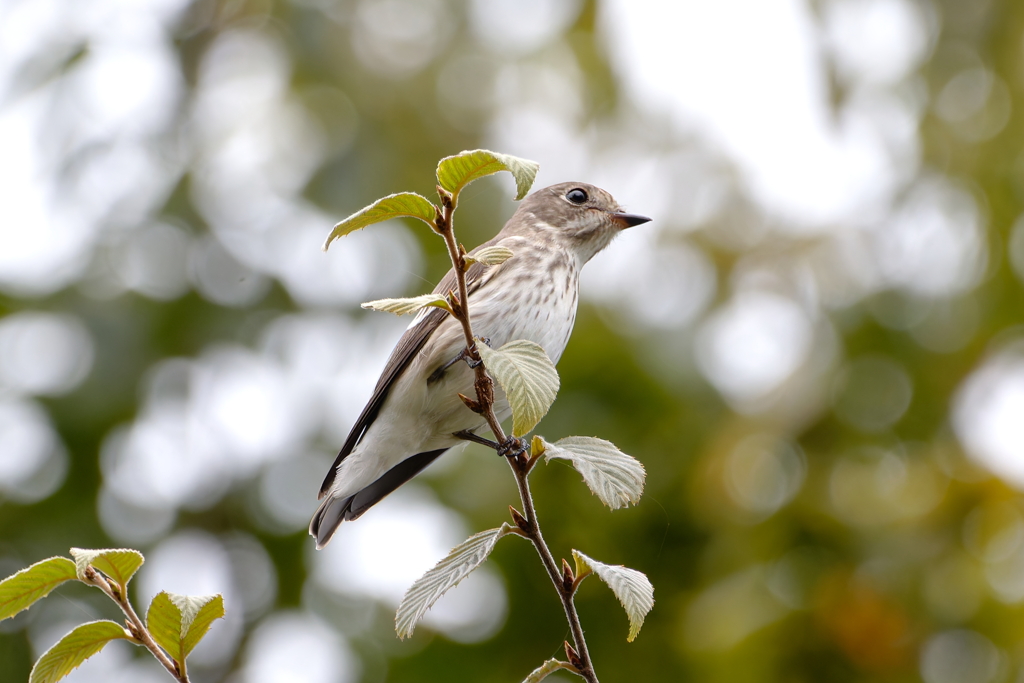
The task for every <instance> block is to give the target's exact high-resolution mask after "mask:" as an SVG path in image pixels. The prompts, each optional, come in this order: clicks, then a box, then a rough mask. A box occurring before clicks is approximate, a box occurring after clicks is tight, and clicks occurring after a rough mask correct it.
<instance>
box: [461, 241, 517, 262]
mask: <svg viewBox="0 0 1024 683" xmlns="http://www.w3.org/2000/svg"><path fill="white" fill-rule="evenodd" d="M512 256H514V254H513V253H512V250H511V249H509V248H508V247H500V246H497V245H495V246H493V247H484V248H483V249H479V250H477V251H475V252H473V253H472V254H469V255H468V256H466V263H467V264H469V263H483V264H484V265H488V266H496V265H498V264H499V263H504V262H505V261H508V260H509V259H510V258H512Z"/></svg>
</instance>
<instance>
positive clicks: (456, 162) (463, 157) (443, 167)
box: [437, 149, 540, 201]
mask: <svg viewBox="0 0 1024 683" xmlns="http://www.w3.org/2000/svg"><path fill="white" fill-rule="evenodd" d="M538 170H540V164H538V163H537V162H536V161H530V160H528V159H520V158H519V157H514V156H512V155H510V154H499V153H498V152H491V151H489V150H486V149H474V150H472V151H466V152H459V153H458V154H455V155H453V156H450V157H445V158H444V159H441V161H440V162H439V163H438V164H437V184H438V185H440V186H441V187H443V188H444V189H446V190H448V191H449V192H451V193H452V195H453V197H454V200H455V201H457V200H458V194H459V192H461V191H462V188H464V187H465V186H466V185H469V184H470V183H471V182H473V181H474V180H477V179H479V178H483V177H484V176H489V175H491V174H492V173H497V172H498V171H508V172H509V173H511V174H512V177H513V178H515V179H516V199H522V198H523V197H525V196H526V193H527V192H529V191H530V187H531V186H532V185H533V181H534V179H535V178H536V177H537V171H538Z"/></svg>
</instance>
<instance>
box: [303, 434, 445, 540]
mask: <svg viewBox="0 0 1024 683" xmlns="http://www.w3.org/2000/svg"><path fill="white" fill-rule="evenodd" d="M447 450H448V449H447V448H441V449H439V450H436V451H426V452H423V453H417V454H416V455H414V456H412V457H411V458H406V459H405V460H403V461H402V462H400V463H398V464H397V465H395V466H394V467H392V468H391V469H390V470H388V471H387V472H385V473H384V474H383V475H381V477H380V478H379V479H377V481H375V482H373V483H372V484H370V485H369V486H367V487H366V488H364V489H362V490H361V491H359V492H357V493H354V494H353V495H351V496H346V497H344V498H342V497H337V496H333V495H331V494H330V493H328V494H327V496H326V497H325V498H324V500H323V502H321V503H320V507H318V508H317V509H316V512H315V513H314V514H313V520H312V521H311V522H310V523H309V535H310V536H312V537H313V538H315V539H316V549H317V550H320V549H321V548H323V547H324V546H325V545H327V544H328V543H330V541H331V537H332V536H334V532H335V531H337V530H338V527H339V526H341V523H342V522H351V521H352V520H354V519H359V517H360V516H361V515H362V514H363V513H364V512H366V511H367V510H369V509H370V508H371V507H373V506H374V505H376V504H377V503H379V502H380V501H381V499H382V498H384V496H386V495H388V494H389V493H391V492H392V491H394V490H395V489H397V488H398V487H399V486H401V485H402V484H404V483H405V482H407V481H409V480H410V479H412V478H413V477H415V476H416V475H417V474H419V473H420V471H422V470H423V468H424V467H426V466H427V465H429V464H430V463H432V462H434V460H436V459H437V458H438V457H439V456H440V455H441V454H442V453H444V452H445V451H447Z"/></svg>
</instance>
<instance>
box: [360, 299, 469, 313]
mask: <svg viewBox="0 0 1024 683" xmlns="http://www.w3.org/2000/svg"><path fill="white" fill-rule="evenodd" d="M427 306H436V307H437V308H443V309H444V310H446V311H448V312H449V313H451V312H452V307H451V305H450V304H449V303H448V299H446V298H444V297H443V296H438V295H437V294H423V295H421V296H413V297H409V298H407V299H377V300H376V301H367V302H366V303H365V304H362V307H363V308H367V309H370V310H373V311H385V312H387V313H394V314H395V315H406V314H408V313H415V312H416V311H419V310H421V309H423V308H426V307H427Z"/></svg>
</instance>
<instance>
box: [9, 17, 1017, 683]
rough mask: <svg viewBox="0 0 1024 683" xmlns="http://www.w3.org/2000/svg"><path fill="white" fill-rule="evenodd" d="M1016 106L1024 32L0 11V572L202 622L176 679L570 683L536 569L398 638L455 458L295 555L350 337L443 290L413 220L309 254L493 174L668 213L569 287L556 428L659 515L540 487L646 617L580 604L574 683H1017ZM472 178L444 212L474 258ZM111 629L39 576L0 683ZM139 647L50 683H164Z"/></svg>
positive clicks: (451, 518) (484, 499) (1006, 28)
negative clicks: (618, 568) (371, 309)
mask: <svg viewBox="0 0 1024 683" xmlns="http://www.w3.org/2000/svg"><path fill="white" fill-rule="evenodd" d="M695 46H699V47H700V49H701V50H705V52H703V53H701V52H694V50H697V47H695ZM794 83H795V84H797V86H799V87H797V86H793V84H794ZM801 84H802V85H801ZM789 86H793V87H792V88H790V87H789ZM716 107H717V108H716ZM709 112H710V113H711V114H713V115H711V114H709ZM1021 112H1024V5H1022V4H1021V3H1019V2H996V1H995V0H975V1H971V2H967V1H965V0H960V1H955V0H930V1H929V0H819V1H818V2H816V3H804V2H798V1H797V0H779V2H776V3H764V2H755V1H753V0H751V1H750V2H742V1H741V0H734V1H733V2H726V3H690V2H680V3H661V4H659V3H655V2H635V3H625V2H621V1H618V0H608V1H607V2H605V3H595V2H587V1H584V0H579V1H576V2H570V1H566V2H556V1H554V0H529V1H528V2H527V1H523V0H501V1H498V0H476V1H474V2H456V1H455V0H450V1H446V0H431V1H423V0H417V1H415V2H414V1H412V0H361V1H359V2H355V1H352V2H342V1H338V2H333V1H331V0H301V1H300V0H293V1H292V2H283V1H278V2H272V1H270V0H262V1H260V0H237V1H227V0H224V1H215V0H195V1H193V2H187V1H186V0H147V1H145V2H141V1H137V0H135V1H132V2H117V1H116V0H92V1H90V2H76V3H60V2H58V1H57V0H53V1H48V0H6V2H3V3H0V150H2V154H0V233H2V235H3V248H2V249H0V314H2V315H3V318H2V319H0V575H3V576H6V575H8V574H11V573H13V572H14V571H16V570H17V569H20V568H22V567H25V566H27V565H29V564H31V563H32V562H35V561H36V560H39V559H42V558H44V557H49V556H52V555H64V554H66V553H67V550H68V548H69V547H71V546H80V547H116V546H118V545H126V546H134V547H138V548H140V549H141V550H143V551H144V553H145V555H146V558H147V563H146V564H145V565H144V566H143V568H142V569H141V570H140V572H139V575H138V578H137V579H136V581H135V582H134V584H135V590H136V591H137V592H138V594H139V595H138V598H139V600H138V602H139V603H140V604H146V603H148V601H149V598H150V597H151V596H152V595H153V594H155V593H156V592H157V591H158V590H169V591H172V592H178V593H184V594H210V593H221V594H223V595H224V596H225V608H226V611H227V618H226V619H225V620H223V621H222V622H217V623H216V624H215V625H214V627H213V628H212V630H211V631H210V634H209V636H208V638H207V640H206V641H204V643H203V644H201V645H200V647H199V648H197V650H196V651H195V652H194V654H193V655H192V658H191V659H190V667H191V669H190V670H191V672H192V674H193V676H194V679H195V680H197V681H204V680H205V681H213V680H227V679H229V678H230V680H233V681H252V682H254V683H257V682H258V683H262V682H264V681H266V682H270V681H276V680H279V679H281V678H282V677H283V676H284V675H285V672H287V673H288V674H289V675H300V676H301V677H302V679H303V680H307V681H311V682H313V683H318V682H320V681H325V682H326V681H337V680H342V681H357V680H363V681H385V680H387V681H400V680H402V681H405V680H445V681H509V680H513V681H514V680H521V678H522V677H523V676H525V675H526V674H527V673H528V672H529V669H530V668H531V667H532V665H533V664H534V663H535V662H536V661H540V659H544V658H547V657H549V656H552V655H553V654H555V653H553V652H550V651H549V650H547V649H546V648H550V644H551V643H553V642H560V640H561V639H562V638H563V637H564V634H563V633H562V632H561V629H562V628H563V627H561V626H558V624H559V623H561V622H560V615H559V609H560V608H559V605H558V604H557V603H556V602H555V601H554V600H553V599H552V600H549V599H548V598H549V597H550V596H549V594H548V591H549V590H550V589H549V588H548V587H547V586H546V585H545V581H546V579H545V577H544V576H543V575H542V573H541V572H540V571H539V570H538V568H537V567H536V566H535V563H534V561H533V558H532V557H529V556H527V554H526V553H522V552H519V551H520V550H521V549H513V550H509V549H507V548H501V547H499V548H498V549H497V550H496V552H495V554H494V556H493V557H492V561H491V562H489V563H488V564H487V565H485V567H484V568H483V569H482V570H481V572H478V573H476V574H474V575H473V576H472V577H471V579H467V581H466V582H465V583H464V584H462V585H460V587H459V588H458V589H456V590H455V591H454V592H452V593H451V594H450V595H449V596H446V597H445V599H444V600H442V601H441V602H440V603H438V605H437V606H435V608H434V609H433V610H432V611H431V612H430V613H429V615H428V619H427V621H426V623H425V624H424V627H421V628H420V629H418V630H417V633H416V635H415V637H414V638H412V639H411V640H409V641H405V642H400V641H398V640H397V639H396V638H395V636H394V631H393V622H392V616H393V608H394V605H395V604H396V603H397V600H398V598H399V597H400V596H401V594H402V592H403V591H404V589H405V588H406V587H407V586H408V585H409V583H411V581H412V580H413V579H414V578H415V577H416V576H417V575H418V574H420V573H421V572H422V570H423V569H425V568H426V567H429V566H430V565H431V564H432V563H433V562H434V561H436V560H437V559H439V558H440V557H441V556H443V555H444V553H445V552H446V551H447V550H448V549H449V548H450V547H451V546H452V545H454V544H455V543H457V542H458V541H460V540H462V539H463V538H465V537H466V536H468V535H469V533H470V532H473V531H477V530H480V529H485V528H491V527H494V526H497V525H498V524H499V523H500V521H502V520H503V519H504V518H505V515H506V514H507V513H506V505H507V504H508V503H513V502H515V500H516V493H515V490H514V488H513V487H512V485H511V482H510V481H509V479H508V477H507V474H506V473H505V472H504V466H503V464H502V463H500V462H499V461H498V460H497V459H496V458H494V456H493V455H487V454H486V452H485V451H484V450H482V449H477V448H476V447H475V446H471V447H469V448H467V449H466V450H465V451H464V452H463V453H461V454H453V455H449V456H446V458H444V459H442V460H440V461H439V462H438V463H436V464H435V465H434V466H432V467H431V468H430V469H429V470H428V471H427V472H426V473H424V476H422V477H420V478H419V479H418V480H417V482H416V484H413V485H410V486H408V487H405V488H403V489H402V491H400V492H399V493H396V494H395V495H394V496H392V497H391V498H389V499H388V500H387V501H385V502H384V503H382V504H381V505H380V506H378V507H377V508H375V509H374V510H373V511H372V512H371V513H368V514H367V515H366V516H365V517H363V518H362V519H360V520H359V521H358V522H356V523H353V524H346V525H344V526H343V527H342V530H341V531H340V532H339V535H338V537H337V538H336V539H335V541H334V542H333V543H332V545H331V546H329V548H328V549H327V550H326V551H324V552H320V553H317V552H315V551H314V550H313V549H312V543H311V541H310V539H309V538H308V536H307V535H306V533H305V526H306V523H307V522H308V518H309V515H310V513H311V512H312V510H313V509H314V507H315V500H314V498H315V492H316V490H317V488H318V485H319V480H320V478H321V477H322V476H323V473H324V472H325V471H326V468H327V466H328V465H329V463H330V462H331V460H332V458H333V454H334V453H333V451H335V450H336V449H337V447H338V446H339V445H340V443H341V441H342V440H343V438H344V436H345V434H346V433H347V430H348V428H349V426H350V424H351V423H352V421H353V420H354V419H355V416H356V415H357V414H358V411H359V410H360V409H361V407H362V405H363V402H364V401H365V399H366V398H367V397H368V396H369V393H370V390H371V388H372V384H373V382H374V381H375V380H376V376H377V373H378V372H379V370H380V368H381V367H382V365H383V362H384V359H385V357H386V355H387V353H388V352H389V351H390V349H391V347H392V345H393V343H394V340H395V339H396V338H397V337H398V335H399V334H400V331H401V328H402V325H403V323H402V322H401V321H395V320H390V319H388V318H387V317H386V316H367V315H364V314H363V312H362V311H360V310H359V309H358V303H359V302H362V301H366V300H369V299H373V298H379V297H385V296H398V295H401V294H403V293H405V294H411V293H416V292H420V291H426V290H427V289H429V287H428V286H427V283H433V282H435V281H436V280H437V279H438V278H439V277H440V275H441V274H442V273H443V271H444V270H445V269H446V265H445V264H446V260H445V256H444V254H443V252H442V250H441V248H440V245H438V244H437V243H436V242H435V241H434V240H431V239H430V236H429V235H426V234H423V233H422V232H421V231H420V230H419V229H417V228H416V226H412V225H404V224H398V223H396V224H387V225H382V226H379V227H378V229H376V230H375V231H373V232H367V231H364V232H362V233H357V234H354V235H352V236H349V237H346V238H344V240H343V241H342V242H340V243H338V244H337V245H336V246H335V248H334V249H332V252H331V254H330V255H324V254H323V253H322V252H321V251H320V245H321V244H322V242H323V240H324V238H325V237H326V235H327V233H328V232H329V230H330V226H331V225H333V223H334V222H336V220H337V219H339V218H341V217H342V216H345V215H348V214H349V213H351V212H352V211H354V210H355V209H357V208H359V207H361V206H363V205H365V204H367V203H368V202H369V201H371V200H372V199H374V198H376V197H379V196H381V195H384V194H388V193H390V192H393V191H395V190H396V189H403V190H413V191H418V192H420V193H421V194H430V193H431V192H432V189H433V188H431V187H429V186H427V185H425V184H424V183H425V179H429V178H430V177H431V171H432V169H433V167H434V164H435V163H436V160H437V159H438V158H440V157H442V156H445V155H448V154H452V153H454V152H457V151H459V150H462V149H472V148H477V147H486V148H491V149H496V150H498V151H502V152H507V153H510V154H516V155H519V156H523V157H526V158H531V159H535V160H537V161H539V162H540V163H541V168H542V170H541V175H540V177H539V180H538V186H543V185H546V184H549V183H554V182H559V181H564V180H570V179H578V180H581V181H586V182H592V183H594V184H597V185H601V186H603V187H605V188H606V189H608V190H609V191H611V192H612V193H613V194H614V195H615V196H616V197H617V198H619V199H620V200H621V201H623V202H625V203H628V205H629V208H630V209H631V210H635V211H636V212H638V213H644V214H647V215H652V216H653V217H654V218H655V221H654V222H653V224H651V225H646V226H641V227H638V228H636V229H635V230H634V231H630V232H627V233H626V234H625V235H623V236H622V237H621V238H620V239H619V240H617V242H616V243H614V244H613V245H612V246H611V247H610V248H609V249H608V250H606V252H605V253H603V254H602V255H600V256H599V257H598V258H597V259H595V261H594V262H593V263H592V264H590V265H589V266H588V271H589V272H585V273H584V283H583V285H584V286H583V293H582V301H583V303H582V308H581V311H580V316H579V319H578V320H577V326H576V331H575V333H574V335H573V338H572V340H571V342H570V344H569V347H568V349H567V350H566V353H565V355H564V357H563V359H562V361H561V363H560V365H559V371H560V373H561V378H562V389H561V394H560V397H559V401H558V402H557V403H556V404H555V406H554V408H553V410H552V412H551V413H550V414H549V415H548V417H547V418H546V419H545V423H544V432H545V435H547V436H549V437H551V438H557V437H558V436H562V435H566V434H600V435H601V436H602V437H606V438H608V439H610V440H612V441H614V442H615V443H616V444H617V445H619V446H620V447H622V448H623V449H624V450H626V451H628V452H629V453H631V454H632V455H635V456H636V457H638V458H639V459H640V460H641V461H643V462H644V464H645V466H646V467H647V470H648V473H649V476H648V489H647V492H646V497H645V499H644V500H643V502H642V503H641V505H640V506H639V507H638V508H636V509H630V510H626V511H618V512H616V513H614V514H611V515H607V514H606V513H605V511H604V510H602V508H601V505H600V503H599V502H598V501H597V500H596V499H595V498H594V497H592V496H591V495H590V494H589V493H587V492H586V491H585V489H584V488H583V487H582V486H581V485H579V482H578V481H577V478H578V475H576V474H575V473H574V472H573V471H571V470H570V469H569V468H565V467H560V466H557V465H554V464H552V465H551V466H547V467H545V468H544V470H542V471H540V472H538V473H537V476H535V477H534V486H535V495H536V499H537V504H538V506H539V508H540V514H541V515H542V516H543V518H544V520H545V526H546V527H547V537H548V542H549V543H550V545H551V546H552V549H553V550H554V551H555V552H556V553H561V554H564V555H566V556H567V555H568V553H569V548H570V540H571V543H572V544H573V545H576V546H578V547H581V548H583V549H585V550H586V551H587V552H588V554H590V553H592V554H593V555H594V556H595V557H600V558H602V559H605V560H607V561H609V562H615V563H620V562H621V563H623V564H626V565H629V566H632V567H636V568H638V569H641V570H643V571H644V572H645V573H647V574H648V576H649V577H650V578H651V581H652V582H653V583H654V585H655V586H656V587H657V595H656V598H657V600H658V602H657V603H656V605H655V608H654V611H653V612H652V613H651V614H650V615H649V617H648V619H647V622H646V624H645V627H644V632H643V634H642V635H641V637H640V638H638V639H637V641H636V642H634V643H631V644H628V645H627V644H626V643H625V642H624V638H623V633H624V631H625V623H624V621H625V619H624V617H623V618H621V619H618V617H619V614H618V612H617V609H618V608H617V606H615V605H614V604H613V601H614V598H613V597H611V596H610V595H609V594H607V593H606V592H603V591H599V590H597V589H589V588H588V587H587V586H586V585H585V586H584V589H583V590H582V591H581V593H580V594H579V596H578V604H579V608H580V611H581V613H582V616H583V621H584V623H585V624H587V626H588V633H587V637H588V642H589V643H590V649H591V653H592V655H593V657H594V660H595V665H596V668H597V670H598V671H599V672H601V674H602V675H603V676H604V677H605V678H606V679H607V680H651V681H658V680H664V681H679V680H691V679H692V680H702V681H730V682H732V681H740V682H742V681H754V680H757V681H818V680H829V681H861V680H885V681H904V680H906V681H916V680H922V679H923V680H924V681H926V683H960V682H961V681H963V682H966V681H972V682H973V681H979V682H981V681H985V682H988V681H992V682H995V681H1001V680H1015V679H1016V677H1018V676H1019V675H1020V672H1021V671H1022V667H1024V655H1022V654H1021V653H1022V651H1024V650H1022V647H1021V643H1022V642H1024V621H1022V619H1021V614H1022V612H1021V604H1022V603H1024V501H1022V499H1021V495H1020V490H1021V488H1022V487H1024V467H1022V465H1021V463H1022V462H1024V459H1022V456H1021V453H1024V428H1022V427H1021V425H1022V424H1024V422H1022V419H1021V417H1022V416H1024V345H1022V344H1024V341H1022V337H1021V329H1022V328H1021V323H1022V319H1024V218H1022V216H1024V115H1022V114H1021ZM837 160H838V161H837ZM502 182H505V183H507V182H508V181H507V180H504V181H503V180H501V179H498V180H486V181H481V182H480V183H476V184H474V186H473V187H472V190H471V191H468V192H467V196H465V197H464V198H463V201H462V202H461V203H460V207H461V212H460V213H461V223H460V237H461V239H462V240H463V241H464V242H465V244H466V246H467V247H472V246H474V245H475V244H477V243H479V242H482V241H484V240H485V239H488V238H489V237H490V236H491V235H492V234H494V232H496V231H497V229H498V228H499V226H500V225H501V223H502V221H504V220H505V219H507V217H508V216H509V215H511V212H512V210H513V207H514V205H513V204H512V202H511V201H510V200H509V199H508V197H509V196H510V195H511V193H510V192H509V191H508V187H507V186H505V185H499V183H502ZM364 233H365V234H364ZM424 280H425V281H426V282H424ZM406 489H408V491H406ZM58 594H59V595H63V596H64V598H65V599H60V597H59V595H58ZM537 596H539V597H537ZM105 610H107V607H106V606H105V605H104V604H103V603H102V602H100V601H96V602H94V601H92V596H90V595H86V594H82V593H80V592H76V591H73V590H71V589H70V588H69V589H67V590H65V589H63V588H62V589H59V590H58V591H57V594H54V595H51V597H50V599H49V600H47V601H45V602H44V603H40V604H39V605H37V606H36V607H34V608H33V609H32V610H29V611H28V612H25V613H23V614H21V615H19V616H18V617H17V618H16V619H14V620H11V621H8V622H5V623H4V624H2V625H0V679H2V680H4V681H7V680H10V681H21V680H26V679H27V675H28V670H29V667H30V665H31V661H32V660H33V658H34V656H36V655H38V653H40V652H42V651H43V650H45V649H46V648H47V647H48V646H49V645H50V644H52V643H53V642H54V641H55V640H56V638H57V637H58V636H59V635H60V634H61V633H63V632H65V631H66V630H67V625H68V624H71V623H80V622H82V621H83V620H86V619H83V616H84V615H89V618H110V617H113V616H115V615H113V614H110V613H108V612H107V611H105ZM604 615H614V616H613V617H612V618H611V619H603V618H602V617H603V616H604ZM513 639H514V640H515V641H516V643H517V647H516V648H510V647H508V642H509V641H510V640H513ZM519 648H525V649H527V650H529V651H531V652H534V653H535V655H536V656H532V657H531V658H530V659H529V661H527V662H524V661H522V660H521V659H520V658H519V657H518V656H517V654H516V653H517V652H519ZM133 657H134V653H133V652H131V651H130V650H128V649H118V648H116V647H113V646H112V647H111V648H110V649H109V650H108V651H105V652H104V654H102V655H100V656H98V657H97V658H96V659H94V660H90V661H89V662H88V663H87V664H86V665H85V666H83V667H82V668H81V669H79V670H78V671H76V672H75V673H74V674H73V676H72V679H70V680H78V681H91V680H97V681H98V680H103V681H111V680H132V681H150V680H153V681H157V680H165V674H163V672H161V671H160V670H159V669H155V668H153V666H152V665H151V664H150V663H149V662H147V661H145V660H142V659H137V658H133ZM538 658H540V659H538Z"/></svg>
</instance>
